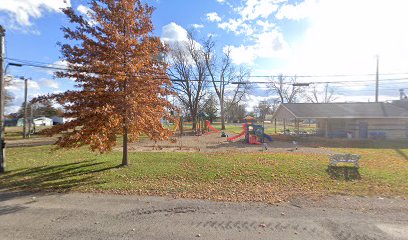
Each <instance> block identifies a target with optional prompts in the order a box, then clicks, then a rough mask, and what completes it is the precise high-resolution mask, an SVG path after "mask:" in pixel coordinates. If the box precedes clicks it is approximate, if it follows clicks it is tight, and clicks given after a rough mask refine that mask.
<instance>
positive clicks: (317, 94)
mask: <svg viewBox="0 0 408 240" xmlns="http://www.w3.org/2000/svg"><path fill="white" fill-rule="evenodd" d="M334 91H335V89H334V88H330V87H329V84H328V83H326V84H325V86H324V88H323V89H322V90H319V89H318V88H317V87H316V85H314V86H313V88H312V91H311V92H306V93H305V97H306V100H307V101H308V102H311V103H330V102H333V101H334V100H336V97H335V96H334Z"/></svg>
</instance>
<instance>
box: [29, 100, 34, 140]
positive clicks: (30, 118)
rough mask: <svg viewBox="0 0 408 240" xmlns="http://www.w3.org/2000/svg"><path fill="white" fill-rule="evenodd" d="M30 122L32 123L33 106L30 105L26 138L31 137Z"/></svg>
mask: <svg viewBox="0 0 408 240" xmlns="http://www.w3.org/2000/svg"><path fill="white" fill-rule="evenodd" d="M32 122H33V104H31V103H30V117H29V118H28V138H30V137H31V128H32V124H31V123H32Z"/></svg>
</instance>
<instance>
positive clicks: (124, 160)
mask: <svg viewBox="0 0 408 240" xmlns="http://www.w3.org/2000/svg"><path fill="white" fill-rule="evenodd" d="M122 155H123V157H122V166H128V165H129V162H128V129H127V127H123V150H122Z"/></svg>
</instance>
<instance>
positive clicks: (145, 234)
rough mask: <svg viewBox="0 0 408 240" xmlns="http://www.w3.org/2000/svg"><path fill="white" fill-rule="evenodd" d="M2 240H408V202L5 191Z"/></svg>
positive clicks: (0, 204)
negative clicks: (274, 200)
mask: <svg viewBox="0 0 408 240" xmlns="http://www.w3.org/2000/svg"><path fill="white" fill-rule="evenodd" d="M0 239H313V240H315V239H341V240H348V239H350V240H351V239H360V240H374V239H378V240H380V239H408V200H402V199H383V198H362V197H344V196H336V197H330V198H327V199H324V200H321V201H319V202H312V201H309V200H307V199H297V200H294V201H292V202H289V203H282V204H279V205H266V204H260V203H221V202H211V201H203V200H186V199H169V198H162V197H141V196H118V195H105V194H80V193H69V194H31V193H24V192H22V193H8V192H5V193H4V192H3V193H0Z"/></svg>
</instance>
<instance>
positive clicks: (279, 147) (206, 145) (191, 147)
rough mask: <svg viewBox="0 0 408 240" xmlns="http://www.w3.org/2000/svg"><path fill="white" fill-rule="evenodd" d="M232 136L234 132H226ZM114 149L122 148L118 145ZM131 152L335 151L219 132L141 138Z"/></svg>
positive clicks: (133, 145)
mask: <svg viewBox="0 0 408 240" xmlns="http://www.w3.org/2000/svg"><path fill="white" fill-rule="evenodd" d="M227 135H229V136H234V135H235V134H234V133H227ZM115 150H118V151H120V150H122V149H121V148H120V147H118V148H116V149H115ZM129 151H131V152H241V153H242V152H279V153H287V152H293V153H307V154H333V153H335V152H333V151H331V150H330V149H326V148H322V147H319V148H314V147H304V146H302V145H301V144H298V143H296V144H294V143H293V142H292V141H283V140H275V141H272V142H266V145H250V144H247V143H245V142H244V138H240V139H238V140H237V141H234V142H229V141H227V138H226V137H221V134H220V133H211V134H204V135H201V136H195V135H185V136H176V137H173V138H171V139H170V140H169V141H160V142H154V141H151V140H148V139H143V140H141V141H139V142H136V143H131V144H129Z"/></svg>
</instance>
